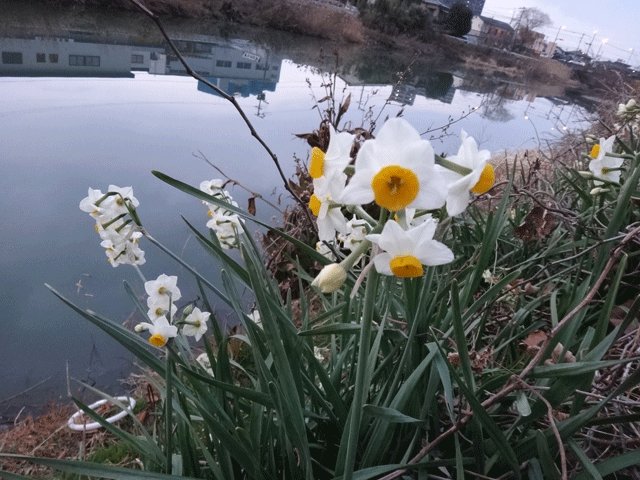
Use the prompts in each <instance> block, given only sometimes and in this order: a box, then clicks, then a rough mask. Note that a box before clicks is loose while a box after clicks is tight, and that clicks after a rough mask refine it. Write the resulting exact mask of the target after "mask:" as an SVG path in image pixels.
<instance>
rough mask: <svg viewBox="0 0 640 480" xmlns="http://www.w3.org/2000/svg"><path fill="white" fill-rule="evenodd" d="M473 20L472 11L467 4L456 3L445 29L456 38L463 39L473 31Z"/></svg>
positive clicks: (450, 12)
mask: <svg viewBox="0 0 640 480" xmlns="http://www.w3.org/2000/svg"><path fill="white" fill-rule="evenodd" d="M472 18H473V12H472V11H471V9H470V8H469V7H468V6H467V5H466V4H465V3H462V2H456V3H454V4H453V5H452V6H451V10H450V11H449V16H448V17H447V20H446V21H445V28H446V29H447V30H448V31H449V33H450V34H451V35H453V36H454V37H463V36H465V35H466V34H467V33H469V31H470V30H471V19H472Z"/></svg>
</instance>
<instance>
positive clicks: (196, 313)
mask: <svg viewBox="0 0 640 480" xmlns="http://www.w3.org/2000/svg"><path fill="white" fill-rule="evenodd" d="M144 289H145V291H146V292H147V295H148V297H147V307H149V312H148V316H149V320H150V321H151V323H148V322H142V323H139V324H138V325H136V328H135V330H136V332H138V333H140V332H144V331H148V332H149V333H150V334H151V336H150V337H149V343H150V344H152V345H154V346H156V347H164V346H165V345H166V344H167V342H168V341H169V339H170V338H174V337H177V336H178V327H182V330H181V331H182V334H183V335H185V336H191V337H195V339H196V342H197V341H199V340H200V338H201V337H202V335H203V334H204V332H206V331H207V320H208V319H209V316H210V315H211V314H210V313H209V312H201V311H200V309H199V308H197V307H196V308H193V309H192V308H190V307H187V308H185V309H184V311H183V312H182V318H181V319H180V320H179V321H176V320H175V315H176V312H177V310H178V308H177V307H176V306H175V303H174V302H175V301H177V300H179V299H180V298H181V296H182V294H181V293H180V289H179V288H178V277H176V276H175V275H174V276H168V275H165V274H164V273H163V274H162V275H160V276H159V277H158V278H157V279H155V280H152V281H149V282H145V284H144Z"/></svg>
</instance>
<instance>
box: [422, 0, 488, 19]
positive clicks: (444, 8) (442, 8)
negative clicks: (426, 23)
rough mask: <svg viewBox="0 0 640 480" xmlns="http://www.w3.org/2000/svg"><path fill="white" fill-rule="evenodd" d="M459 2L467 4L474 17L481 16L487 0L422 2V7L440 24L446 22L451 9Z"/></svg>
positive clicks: (433, 0) (426, 0)
mask: <svg viewBox="0 0 640 480" xmlns="http://www.w3.org/2000/svg"><path fill="white" fill-rule="evenodd" d="M458 2H461V3H464V4H466V5H467V7H469V9H470V10H471V13H473V14H474V15H480V14H481V13H482V9H483V8H484V2H485V0H422V6H423V8H425V9H426V10H427V11H428V12H429V13H430V14H431V18H433V20H434V21H435V22H437V23H440V22H444V21H445V20H446V18H447V15H449V11H451V7H452V6H453V4H454V3H458Z"/></svg>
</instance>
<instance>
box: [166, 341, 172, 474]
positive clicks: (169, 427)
mask: <svg viewBox="0 0 640 480" xmlns="http://www.w3.org/2000/svg"><path fill="white" fill-rule="evenodd" d="M173 365H174V361H173V355H172V353H171V351H170V350H168V349H167V369H166V378H165V388H166V392H165V397H164V402H165V405H164V407H165V415H164V435H165V439H164V440H165V445H164V454H165V456H166V459H165V461H166V464H165V473H166V474H167V475H171V469H172V468H171V465H172V458H173V444H172V442H171V432H172V431H173V421H172V418H173V408H172V405H171V404H172V402H173V395H172V393H173Z"/></svg>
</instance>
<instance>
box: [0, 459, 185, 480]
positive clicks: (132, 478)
mask: <svg viewBox="0 0 640 480" xmlns="http://www.w3.org/2000/svg"><path fill="white" fill-rule="evenodd" d="M0 457H6V458H15V459H16V460H23V461H26V462H31V463H35V464H37V465H43V466H45V467H49V468H53V469H55V470H60V471H62V472H67V473H75V474H76V475H88V476H90V477H96V478H108V479H112V480H141V479H150V480H178V479H181V480H196V479H194V478H193V477H181V476H176V475H166V474H163V473H156V472H147V471H143V470H132V469H130V468H122V467H115V466H113V465H103V464H100V463H91V462H80V461H77V460H56V459H52V458H41V457H29V456H26V455H12V454H8V453H0Z"/></svg>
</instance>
